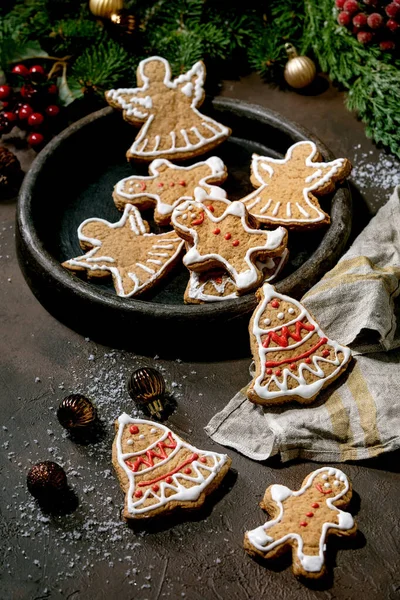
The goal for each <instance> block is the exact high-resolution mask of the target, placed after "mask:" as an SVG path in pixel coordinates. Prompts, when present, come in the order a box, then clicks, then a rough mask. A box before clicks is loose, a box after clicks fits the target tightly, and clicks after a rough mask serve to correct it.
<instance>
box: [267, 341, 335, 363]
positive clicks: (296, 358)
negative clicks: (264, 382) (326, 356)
mask: <svg viewBox="0 0 400 600" xmlns="http://www.w3.org/2000/svg"><path fill="white" fill-rule="evenodd" d="M327 341H328V340H327V338H321V339H320V340H319V342H318V344H315V346H313V347H312V348H310V350H307V352H303V354H299V355H298V356H293V357H292V358H284V359H283V360H276V361H274V360H267V362H266V363H265V366H266V367H277V366H278V365H284V364H285V363H292V362H296V360H301V359H302V358H306V357H307V356H310V354H312V353H313V352H315V350H318V348H319V347H320V346H322V345H323V344H326V342H327Z"/></svg>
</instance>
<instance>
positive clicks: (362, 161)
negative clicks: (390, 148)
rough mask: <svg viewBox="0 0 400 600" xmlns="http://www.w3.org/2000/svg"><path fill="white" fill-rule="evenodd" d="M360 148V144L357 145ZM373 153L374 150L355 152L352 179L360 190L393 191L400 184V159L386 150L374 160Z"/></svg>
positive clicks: (357, 148) (356, 148)
mask: <svg viewBox="0 0 400 600" xmlns="http://www.w3.org/2000/svg"><path fill="white" fill-rule="evenodd" d="M359 149H360V145H358V146H356V147H355V150H359ZM373 154H374V152H373V150H370V151H369V152H356V153H355V155H354V160H353V170H352V173H351V180H352V181H353V182H354V184H355V185H356V186H357V187H358V188H360V190H366V189H370V188H379V189H382V190H387V191H390V192H392V190H393V188H394V187H395V186H396V185H400V161H399V160H398V159H396V158H395V157H394V156H391V155H390V154H385V153H384V152H381V153H380V154H379V156H378V159H377V160H374V159H373V158H372V155H373Z"/></svg>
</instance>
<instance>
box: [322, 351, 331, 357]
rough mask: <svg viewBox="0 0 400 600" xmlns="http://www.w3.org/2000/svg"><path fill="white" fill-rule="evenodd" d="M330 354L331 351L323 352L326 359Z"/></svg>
mask: <svg viewBox="0 0 400 600" xmlns="http://www.w3.org/2000/svg"><path fill="white" fill-rule="evenodd" d="M329 354H330V352H329V350H324V351H323V352H322V356H325V357H327V356H329Z"/></svg>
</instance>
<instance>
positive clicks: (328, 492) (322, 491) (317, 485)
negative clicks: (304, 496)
mask: <svg viewBox="0 0 400 600" xmlns="http://www.w3.org/2000/svg"><path fill="white" fill-rule="evenodd" d="M315 487H316V488H317V490H318V491H319V492H321V494H331V493H332V490H331V489H329V490H324V488H323V487H322V485H321V484H320V483H317V484H316V486H315Z"/></svg>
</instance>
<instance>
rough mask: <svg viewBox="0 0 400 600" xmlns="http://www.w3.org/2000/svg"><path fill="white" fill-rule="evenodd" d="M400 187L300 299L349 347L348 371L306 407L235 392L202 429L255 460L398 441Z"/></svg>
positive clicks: (369, 451)
mask: <svg viewBox="0 0 400 600" xmlns="http://www.w3.org/2000/svg"><path fill="white" fill-rule="evenodd" d="M399 191H400V188H396V190H395V191H394V193H393V195H392V197H391V198H390V200H389V202H387V204H386V205H385V206H383V207H382V208H381V209H380V210H379V212H378V213H377V215H376V216H375V217H374V218H373V219H372V220H371V222H370V223H369V225H368V226H367V227H366V228H365V229H364V231H363V232H362V233H361V234H360V235H359V236H358V238H357V239H356V240H355V242H354V243H353V245H352V246H351V248H350V249H349V250H348V252H347V253H346V254H345V255H344V256H343V257H342V259H341V260H340V261H339V262H338V264H337V265H336V267H335V268H334V269H332V270H331V271H330V272H329V273H327V274H326V275H325V276H324V277H323V278H322V279H321V281H319V282H318V283H317V285H315V286H314V287H313V288H312V289H311V290H310V291H309V292H308V293H307V294H306V295H305V296H304V297H303V298H302V303H303V304H304V305H305V306H306V308H307V309H308V310H310V312H311V313H312V314H313V315H314V316H315V318H316V319H317V321H318V322H319V323H320V325H321V327H322V329H323V330H324V331H325V332H326V333H327V334H328V335H329V337H330V338H332V339H335V340H337V341H338V342H340V343H342V344H346V345H348V346H350V348H351V349H352V352H353V356H354V360H353V362H352V364H351V366H350V367H349V369H348V371H347V373H346V374H344V375H343V376H342V377H341V378H339V379H338V380H337V381H336V382H334V383H333V384H332V385H331V386H329V387H328V388H326V389H325V390H323V392H322V393H321V394H320V395H319V397H318V399H317V401H316V402H314V403H313V404H312V405H310V406H299V405H295V404H291V405H284V406H282V407H275V408H262V407H261V406H259V405H255V404H252V403H251V402H249V401H248V400H247V397H246V389H243V390H240V391H239V392H238V393H237V394H236V396H234V397H233V398H232V400H231V401H230V402H229V403H228V405H227V406H226V407H225V408H224V409H223V410H222V411H221V412H220V413H218V414H217V415H215V416H214V417H213V418H212V419H211V421H210V422H209V424H208V425H207V427H206V428H205V430H206V432H207V433H208V435H209V436H210V437H211V438H212V439H213V440H215V441H216V442H218V443H219V444H222V445H225V446H230V447H232V448H235V449H237V450H238V451H239V452H241V453H242V454H245V455H246V456H248V457H250V458H253V459H255V460H265V459H267V458H269V457H270V456H273V455H275V454H280V456H281V459H282V460H283V461H287V460H291V459H293V458H306V459H310V460H316V461H323V462H326V461H331V462H338V461H346V460H360V459H365V458H371V457H373V456H377V455H378V454H381V453H382V452H387V451H390V450H396V449H397V448H399V447H400V369H399V363H400V318H399V317H400V303H399V301H398V300H397V301H396V298H397V297H398V296H399V294H400V198H399Z"/></svg>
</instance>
